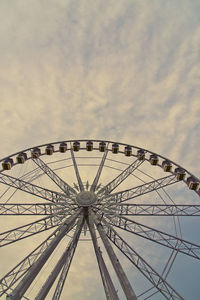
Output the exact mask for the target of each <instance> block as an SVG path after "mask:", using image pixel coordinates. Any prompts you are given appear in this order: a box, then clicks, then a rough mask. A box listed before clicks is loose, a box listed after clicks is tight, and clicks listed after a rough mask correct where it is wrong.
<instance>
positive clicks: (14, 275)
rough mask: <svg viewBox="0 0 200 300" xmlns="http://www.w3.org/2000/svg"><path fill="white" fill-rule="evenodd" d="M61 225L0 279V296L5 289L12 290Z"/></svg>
mask: <svg viewBox="0 0 200 300" xmlns="http://www.w3.org/2000/svg"><path fill="white" fill-rule="evenodd" d="M61 228H62V225H60V226H59V227H57V228H56V230H55V231H54V232H53V233H51V234H50V235H49V236H48V237H47V239H45V240H44V241H43V242H42V243H41V244H40V245H39V246H37V247H36V248H35V249H34V250H33V251H32V252H31V253H30V254H29V255H27V256H26V257H25V258H24V259H23V260H22V261H21V262H19V263H18V264H17V265H16V266H15V267H14V268H13V269H12V270H11V271H9V272H8V273H7V274H6V275H4V277H2V278H1V279H0V296H2V295H3V294H5V293H6V292H7V291H11V290H12V286H13V285H14V284H15V283H16V282H17V281H18V280H19V279H20V278H22V277H23V276H24V275H25V274H26V272H27V271H28V270H29V269H30V268H31V266H32V265H33V264H34V262H35V261H37V259H38V257H39V256H40V255H41V254H42V253H43V252H44V251H45V250H46V248H47V247H48V246H49V244H50V243H51V241H52V240H53V239H54V237H56V236H57V235H58V233H59V231H60V230H61Z"/></svg>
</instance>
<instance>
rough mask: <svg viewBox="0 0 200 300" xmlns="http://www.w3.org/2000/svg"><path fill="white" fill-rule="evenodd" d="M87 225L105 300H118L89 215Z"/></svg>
mask: <svg viewBox="0 0 200 300" xmlns="http://www.w3.org/2000/svg"><path fill="white" fill-rule="evenodd" d="M87 223H88V228H89V230H90V234H91V237H92V242H93V246H94V250H95V254H96V258H97V263H98V266H99V270H100V274H101V278H102V282H103V286H104V290H105V294H106V298H107V300H119V297H118V295H117V292H116V290H115V287H114V285H113V282H112V279H111V277H110V274H109V272H108V269H107V267H106V264H105V262H104V260H103V256H102V254H101V250H100V247H99V246H98V243H97V237H96V233H95V228H94V222H93V219H92V218H91V215H89V217H88V220H87Z"/></svg>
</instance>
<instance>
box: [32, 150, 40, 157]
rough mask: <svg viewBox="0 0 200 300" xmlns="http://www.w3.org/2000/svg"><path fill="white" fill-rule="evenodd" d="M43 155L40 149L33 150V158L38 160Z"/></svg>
mask: <svg viewBox="0 0 200 300" xmlns="http://www.w3.org/2000/svg"><path fill="white" fill-rule="evenodd" d="M40 155H41V150H40V148H37V147H35V148H33V150H32V151H31V156H32V158H38V157H39V156H40Z"/></svg>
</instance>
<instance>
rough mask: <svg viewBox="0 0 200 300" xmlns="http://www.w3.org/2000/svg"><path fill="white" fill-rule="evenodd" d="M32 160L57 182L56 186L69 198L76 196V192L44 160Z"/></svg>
mask: <svg viewBox="0 0 200 300" xmlns="http://www.w3.org/2000/svg"><path fill="white" fill-rule="evenodd" d="M32 160H33V161H34V163H36V164H37V165H38V167H39V168H40V169H41V170H43V171H44V173H45V174H46V175H47V176H49V177H50V178H51V179H52V180H53V181H54V182H55V184H56V185H57V186H58V187H59V188H60V189H61V190H62V191H63V192H64V193H65V194H66V196H67V197H71V196H75V195H76V191H75V190H74V189H73V188H72V187H71V186H70V185H69V184H67V183H66V182H65V181H64V180H62V179H61V178H60V177H59V176H58V175H57V174H56V173H55V172H54V171H53V170H52V169H51V168H50V167H49V166H48V165H47V164H46V163H45V162H44V161H43V160H41V159H40V158H32Z"/></svg>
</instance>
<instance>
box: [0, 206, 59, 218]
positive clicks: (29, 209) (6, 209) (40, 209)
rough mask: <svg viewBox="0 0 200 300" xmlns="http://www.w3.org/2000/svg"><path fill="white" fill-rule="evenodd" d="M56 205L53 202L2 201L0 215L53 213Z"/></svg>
mask: <svg viewBox="0 0 200 300" xmlns="http://www.w3.org/2000/svg"><path fill="white" fill-rule="evenodd" d="M56 207H57V206H56V205H55V204H53V203H51V204H50V203H48V204H47V203H35V204H28V203H12V204H11V203H9V204H7V203H6V204H4V203H0V215H4V216H5V215H8V216H9V215H15V216H21V215H35V216H37V215H52V214H53V213H54V212H55V209H56ZM63 207H64V206H63ZM60 208H61V207H60Z"/></svg>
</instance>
